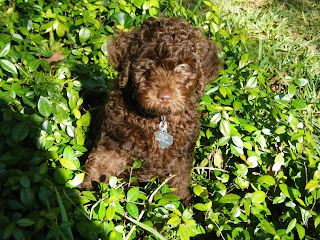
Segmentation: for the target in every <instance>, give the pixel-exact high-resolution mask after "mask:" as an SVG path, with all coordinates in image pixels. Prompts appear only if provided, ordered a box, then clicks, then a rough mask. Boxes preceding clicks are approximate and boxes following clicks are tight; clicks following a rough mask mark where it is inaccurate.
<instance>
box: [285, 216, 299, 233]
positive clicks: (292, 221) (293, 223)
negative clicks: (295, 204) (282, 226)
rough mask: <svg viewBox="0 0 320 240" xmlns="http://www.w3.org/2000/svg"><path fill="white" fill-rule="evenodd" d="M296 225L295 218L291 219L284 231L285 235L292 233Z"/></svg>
mask: <svg viewBox="0 0 320 240" xmlns="http://www.w3.org/2000/svg"><path fill="white" fill-rule="evenodd" d="M296 223H297V219H296V218H294V219H292V220H291V221H290V223H289V225H288V227H287V231H286V233H287V234H289V233H290V232H291V231H292V229H294V228H295V226H296Z"/></svg>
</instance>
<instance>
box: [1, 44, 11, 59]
mask: <svg viewBox="0 0 320 240" xmlns="http://www.w3.org/2000/svg"><path fill="white" fill-rule="evenodd" d="M10 46H11V44H10V43H7V44H6V45H5V46H4V48H3V49H2V50H1V52H0V58H1V57H5V56H7V54H8V53H9V51H10Z"/></svg>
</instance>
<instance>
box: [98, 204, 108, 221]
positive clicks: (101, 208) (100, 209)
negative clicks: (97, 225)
mask: <svg viewBox="0 0 320 240" xmlns="http://www.w3.org/2000/svg"><path fill="white" fill-rule="evenodd" d="M106 212H107V211H106V207H105V206H104V204H103V202H100V203H99V204H98V220H103V219H104V216H105V215H106Z"/></svg>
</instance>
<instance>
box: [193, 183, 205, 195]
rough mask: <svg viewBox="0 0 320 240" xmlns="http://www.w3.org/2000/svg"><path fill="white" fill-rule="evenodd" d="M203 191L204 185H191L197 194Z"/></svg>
mask: <svg viewBox="0 0 320 240" xmlns="http://www.w3.org/2000/svg"><path fill="white" fill-rule="evenodd" d="M203 191H204V187H202V186H201V185H196V186H194V187H193V192H194V193H195V194H196V195H197V196H200V194H201V193H202V192H203Z"/></svg>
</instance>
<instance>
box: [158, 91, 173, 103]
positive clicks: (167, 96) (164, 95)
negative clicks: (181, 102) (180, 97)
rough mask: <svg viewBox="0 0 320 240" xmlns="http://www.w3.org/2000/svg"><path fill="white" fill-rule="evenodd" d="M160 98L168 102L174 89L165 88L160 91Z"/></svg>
mask: <svg viewBox="0 0 320 240" xmlns="http://www.w3.org/2000/svg"><path fill="white" fill-rule="evenodd" d="M158 98H159V100H160V101H161V102H163V103H168V102H170V101H171V99H172V91H171V90H170V89H167V88H165V89H163V90H161V91H160V92H159V94H158Z"/></svg>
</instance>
